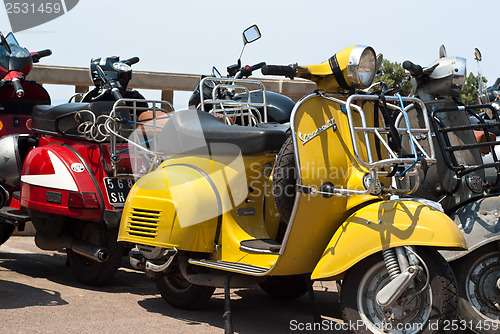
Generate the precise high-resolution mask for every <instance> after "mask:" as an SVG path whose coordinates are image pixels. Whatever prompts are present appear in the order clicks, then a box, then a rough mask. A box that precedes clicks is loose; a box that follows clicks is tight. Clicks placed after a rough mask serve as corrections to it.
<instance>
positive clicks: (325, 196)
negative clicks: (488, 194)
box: [118, 45, 466, 333]
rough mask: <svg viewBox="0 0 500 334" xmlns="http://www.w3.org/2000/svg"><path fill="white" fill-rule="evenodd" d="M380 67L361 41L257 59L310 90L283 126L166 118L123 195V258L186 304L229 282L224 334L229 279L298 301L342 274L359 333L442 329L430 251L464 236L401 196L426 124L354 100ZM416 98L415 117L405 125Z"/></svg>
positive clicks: (447, 294) (423, 155)
mask: <svg viewBox="0 0 500 334" xmlns="http://www.w3.org/2000/svg"><path fill="white" fill-rule="evenodd" d="M377 63H378V62H377V57H376V54H375V52H374V50H373V49H372V48H371V47H367V46H360V45H357V46H353V47H350V48H347V49H345V50H342V51H341V52H339V53H337V54H335V55H334V56H332V57H331V58H330V59H329V60H328V61H326V62H324V63H322V64H320V65H314V66H298V65H293V66H265V67H264V68H263V69H262V71H263V73H264V74H273V75H284V76H288V77H291V78H292V77H301V78H305V79H309V80H312V81H314V82H315V83H316V84H317V87H318V90H317V91H315V92H314V93H312V94H310V95H307V96H305V97H303V98H302V99H301V100H300V101H299V102H298V103H297V104H296V106H295V108H294V110H293V113H292V117H291V122H290V128H287V127H283V126H274V125H272V124H260V125H259V124H258V125H257V126H256V127H244V126H235V125H225V124H223V123H222V122H220V121H219V120H218V119H217V118H215V117H213V116H212V115H209V114H207V113H204V112H202V111H194V110H188V111H181V112H177V113H175V114H174V115H173V116H172V118H171V119H170V120H169V122H168V123H167V124H166V125H165V128H164V129H163V131H162V133H161V135H160V138H159V145H160V146H161V148H160V149H159V151H161V152H162V154H163V155H164V156H163V158H164V161H163V163H162V164H161V166H160V167H159V168H158V169H156V170H155V171H153V172H151V173H149V174H147V175H145V176H144V177H142V178H141V179H139V180H138V181H137V182H136V184H135V185H134V187H133V188H132V190H131V191H130V193H129V196H128V198H127V201H126V204H125V208H124V211H123V215H122V220H121V225H120V231H119V236H118V241H120V242H126V243H132V244H134V245H136V246H137V248H138V251H135V252H132V253H131V263H132V264H133V266H134V267H136V268H139V269H143V270H145V271H146V273H147V275H148V276H150V277H152V278H153V279H154V280H155V282H156V285H157V287H158V289H159V291H160V293H161V295H162V297H163V298H164V299H165V300H166V301H167V302H168V303H169V304H171V305H173V306H175V307H178V308H184V309H195V308H198V307H201V306H202V305H204V304H205V303H206V302H207V301H208V300H209V299H210V297H211V295H212V293H213V292H214V289H215V288H216V287H225V291H226V313H225V318H226V330H227V331H228V332H230V331H232V327H231V322H230V309H229V288H230V287H239V286H248V285H250V284H254V283H259V284H260V286H261V287H262V288H263V289H264V290H265V291H266V292H267V293H269V294H270V295H271V296H275V297H280V298H296V297H298V296H301V295H302V294H304V293H305V292H307V291H308V289H311V287H310V279H312V280H337V281H341V280H342V288H341V303H342V314H343V317H344V321H345V323H346V324H353V325H352V326H351V327H349V328H350V329H351V330H352V329H353V328H354V332H356V333H363V332H375V333H382V332H386V331H388V332H402V330H405V331H406V332H405V333H433V332H435V331H436V330H438V329H439V330H446V328H445V326H446V325H447V321H448V322H449V321H451V320H452V319H454V317H455V309H456V306H457V296H456V287H455V280H454V276H453V273H452V271H451V270H450V268H449V266H448V264H447V263H446V261H445V260H444V259H443V258H442V257H441V255H439V253H438V252H437V250H438V249H450V250H454V249H457V250H463V249H466V244H465V241H464V239H463V236H462V233H461V232H460V231H459V229H458V228H457V227H456V225H455V224H454V223H453V221H451V220H450V219H449V218H448V217H447V216H446V215H445V214H444V213H443V212H442V211H441V210H440V207H439V205H437V204H436V203H434V202H431V201H425V200H409V199H404V200H403V199H399V197H398V195H399V194H407V193H411V192H412V191H414V190H415V189H412V188H408V189H403V188H402V187H399V188H398V187H396V186H395V185H396V184H398V183H397V182H395V180H394V179H395V178H403V177H405V178H415V180H414V182H412V184H417V185H418V177H419V176H420V175H421V174H422V173H421V169H425V167H426V166H427V165H429V164H433V163H434V162H435V157H434V151H433V146H432V142H428V145H427V146H425V145H423V144H422V138H423V137H425V138H427V141H428V140H429V138H431V132H430V128H429V123H428V120H427V116H426V115H427V113H426V110H425V105H424V104H423V103H422V102H421V101H420V100H418V99H416V98H402V97H394V96H381V97H379V96H376V95H369V94H353V92H354V89H358V88H360V89H363V88H367V87H368V86H370V85H371V84H372V82H373V79H374V76H375V73H376V70H377V69H376V67H377ZM327 92H328V94H327ZM329 93H336V94H337V95H331V94H329ZM414 105H418V106H419V107H420V110H421V111H422V113H423V116H422V117H423V119H424V120H425V122H423V123H424V124H420V125H418V126H419V127H417V128H415V127H414V128H410V126H409V121H408V118H407V114H406V109H408V108H410V107H412V108H414ZM401 120H404V121H403V122H400V121H401ZM400 123H403V124H406V125H405V126H401V127H399V128H396V127H395V126H394V124H400ZM423 135H425V136H423ZM416 136H419V140H416V139H415V137H416ZM423 140H425V139H423ZM402 141H407V143H404V145H402V143H401V142H402ZM402 146H405V147H410V148H411V149H410V152H408V151H405V150H402V149H401V147H402ZM423 146H425V147H430V150H429V149H428V151H429V152H426V151H424V149H423V148H422V147H423ZM413 188H414V187H413ZM307 283H309V284H307ZM448 324H449V323H448Z"/></svg>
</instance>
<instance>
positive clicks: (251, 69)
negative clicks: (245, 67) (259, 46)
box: [249, 62, 266, 71]
mask: <svg viewBox="0 0 500 334" xmlns="http://www.w3.org/2000/svg"><path fill="white" fill-rule="evenodd" d="M264 65H266V63H265V62H260V63H258V64H255V65H252V66H250V68H249V70H250V71H255V70H258V69H259V68H262V66H264Z"/></svg>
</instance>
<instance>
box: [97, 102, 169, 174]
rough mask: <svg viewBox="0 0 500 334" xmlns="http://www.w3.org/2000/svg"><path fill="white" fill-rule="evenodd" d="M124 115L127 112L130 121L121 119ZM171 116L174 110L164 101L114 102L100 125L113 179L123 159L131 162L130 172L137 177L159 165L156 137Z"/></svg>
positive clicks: (159, 153) (160, 154)
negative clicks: (104, 121)
mask: <svg viewBox="0 0 500 334" xmlns="http://www.w3.org/2000/svg"><path fill="white" fill-rule="evenodd" d="M124 111H128V112H129V114H130V118H126V117H123V115H124ZM172 112H174V107H173V105H172V104H171V103H170V102H168V101H161V100H143V99H120V100H118V101H116V102H115V104H114V105H113V109H112V111H111V113H110V117H109V118H108V119H107V120H106V123H105V124H104V128H105V130H106V133H107V134H109V137H110V138H109V140H110V154H111V168H112V170H113V174H114V176H117V173H118V171H117V165H118V163H119V162H120V161H121V160H122V157H123V155H126V156H127V157H129V158H130V159H131V164H132V170H133V171H134V174H139V175H140V174H144V173H147V172H149V171H151V169H152V168H153V167H154V166H155V165H156V164H157V163H158V162H160V161H159V160H160V159H161V156H162V153H161V152H158V137H159V134H160V132H161V131H162V129H163V125H164V124H165V123H166V122H167V121H168V119H169V118H170V116H171V113H172ZM125 114H127V113H126V112H125ZM159 158H160V159H159Z"/></svg>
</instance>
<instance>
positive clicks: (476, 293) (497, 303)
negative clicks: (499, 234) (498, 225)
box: [453, 244, 500, 334]
mask: <svg viewBox="0 0 500 334" xmlns="http://www.w3.org/2000/svg"><path fill="white" fill-rule="evenodd" d="M453 270H454V271H455V276H456V277H457V283H458V295H459V297H460V300H459V304H458V316H459V318H460V319H461V320H463V321H464V323H466V324H467V325H468V327H469V329H470V330H472V331H473V332H475V333H488V334H489V333H498V332H499V331H500V250H499V249H498V248H497V246H496V245H495V244H490V245H486V246H483V247H481V248H478V249H476V250H475V251H473V252H471V253H469V254H467V255H466V256H464V257H463V258H460V259H458V260H456V261H455V262H454V263H453Z"/></svg>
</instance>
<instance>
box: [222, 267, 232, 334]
mask: <svg viewBox="0 0 500 334" xmlns="http://www.w3.org/2000/svg"><path fill="white" fill-rule="evenodd" d="M230 286H231V274H229V275H227V276H226V280H225V282H224V334H233V333H234V331H233V317H232V315H231V289H230Z"/></svg>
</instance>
